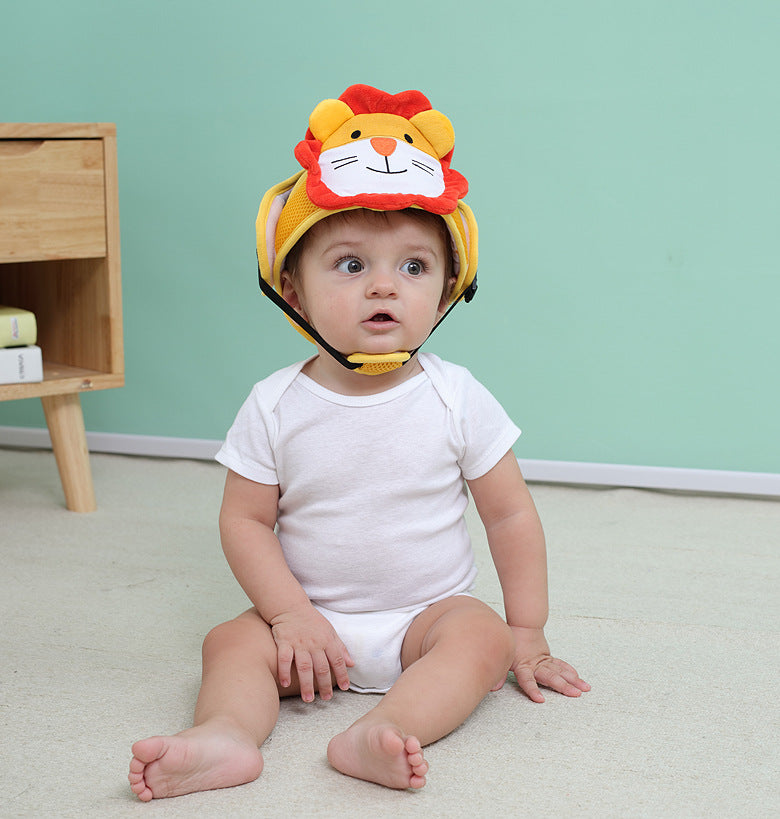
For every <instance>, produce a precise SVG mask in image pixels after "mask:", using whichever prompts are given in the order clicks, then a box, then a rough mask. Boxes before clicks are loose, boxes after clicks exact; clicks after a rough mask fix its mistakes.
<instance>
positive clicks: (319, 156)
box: [256, 85, 477, 375]
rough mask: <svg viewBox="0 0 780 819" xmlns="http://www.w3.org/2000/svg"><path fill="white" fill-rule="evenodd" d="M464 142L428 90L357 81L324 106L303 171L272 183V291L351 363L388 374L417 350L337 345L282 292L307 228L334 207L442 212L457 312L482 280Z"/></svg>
mask: <svg viewBox="0 0 780 819" xmlns="http://www.w3.org/2000/svg"><path fill="white" fill-rule="evenodd" d="M454 145H455V134H454V131H453V128H452V124H451V123H450V121H449V119H448V118H447V117H446V116H445V115H444V114H442V113H441V112H439V111H436V110H434V109H433V108H432V107H431V104H430V102H429V101H428V99H427V97H425V96H424V95H423V94H422V93H420V92H419V91H403V92H401V93H400V94H387V93H385V92H384V91H380V90H378V89H376V88H372V87H370V86H367V85H353V86H351V87H350V88H348V89H347V90H346V91H345V92H344V93H343V94H342V95H341V96H340V97H339V98H338V99H328V100H323V101H322V102H321V103H319V105H317V106H316V108H315V109H314V111H313V112H312V114H311V116H310V117H309V128H308V130H307V132H306V137H305V138H304V139H303V140H302V141H301V142H299V143H298V145H297V146H296V148H295V157H296V159H297V160H298V162H299V163H300V164H301V166H302V167H303V170H302V171H299V172H298V173H297V174H295V175H294V176H292V177H290V178H289V179H286V180H285V181H284V182H280V183H279V184H278V185H275V186H274V187H272V188H271V189H270V190H268V191H267V192H266V194H265V195H264V196H263V199H262V201H261V202H260V209H259V212H258V214H257V224H256V228H257V261H258V270H259V279H260V287H261V289H262V291H263V293H265V295H266V296H268V297H269V298H270V299H271V300H272V301H273V302H274V303H275V304H276V305H277V306H278V307H280V308H281V309H282V310H283V311H284V312H285V314H286V315H287V317H288V318H289V319H290V321H291V322H292V323H293V325H294V326H295V327H296V329H297V330H298V331H299V332H300V333H301V334H302V335H303V336H305V337H306V338H307V339H308V340H309V341H311V342H313V343H315V344H318V345H320V346H321V347H322V348H323V349H324V350H326V351H327V352H328V353H329V354H330V355H332V356H333V357H334V358H335V359H336V360H337V361H338V362H339V363H340V364H342V365H343V366H344V367H347V368H348V369H351V370H355V371H357V372H360V373H364V374H366V375H378V374H380V373H384V372H388V371H390V370H393V369H396V368H397V367H400V366H402V365H403V364H405V363H406V362H407V361H409V360H410V359H411V358H412V356H413V355H414V354H415V353H416V352H417V350H416V349H415V350H398V351H397V352H394V353H388V354H382V355H374V354H368V353H361V352H360V351H347V352H346V353H345V352H343V351H340V350H336V349H334V348H333V347H332V346H331V345H330V344H328V342H327V340H326V339H324V338H322V336H321V335H320V334H319V333H318V332H317V330H316V329H315V328H314V327H312V326H311V325H310V324H309V323H308V322H307V321H306V320H305V319H303V318H302V317H301V316H300V315H299V314H298V313H297V311H295V310H294V309H293V308H292V307H291V306H290V305H289V304H288V303H287V302H286V301H285V300H284V298H282V275H281V274H282V271H283V270H284V265H285V259H286V257H287V254H288V253H289V252H290V250H291V249H292V248H293V246H294V245H295V244H296V242H297V241H298V240H299V239H300V238H301V237H302V236H303V235H304V233H306V231H308V230H309V229H310V228H311V227H312V226H313V225H315V224H316V223H317V222H319V221H320V220H321V219H324V218H326V217H327V216H330V215H332V214H334V213H338V212H340V211H347V210H353V209H357V208H368V209H370V210H380V211H387V210H402V209H404V208H410V207H411V208H420V209H422V210H426V211H428V212H430V213H434V214H437V215H439V216H441V218H442V219H443V220H444V222H445V223H446V225H447V228H448V229H449V234H450V238H451V242H452V249H453V261H454V275H455V277H456V281H455V286H454V288H453V289H452V293H451V296H450V307H449V310H448V311H447V313H449V311H450V310H452V308H453V307H454V306H455V305H456V304H457V303H458V301H460V300H461V299H463V300H464V301H467V302H468V301H471V299H472V298H473V296H474V293H475V292H476V288H477V283H476V273H477V223H476V220H475V218H474V215H473V213H472V212H471V209H470V208H469V206H468V205H466V204H465V202H463V201H462V198H463V197H464V196H465V195H466V192H467V191H468V182H467V181H466V179H465V177H464V176H462V175H461V174H459V173H458V172H457V171H455V170H453V169H452V168H450V161H451V159H452V153H453V147H454ZM446 315H447V314H445V316H446ZM443 318H444V317H442V320H443ZM439 323H441V320H440V322H439ZM437 326H438V325H437ZM434 329H435V328H434ZM418 349H419V348H418Z"/></svg>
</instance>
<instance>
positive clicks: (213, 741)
mask: <svg viewBox="0 0 780 819" xmlns="http://www.w3.org/2000/svg"><path fill="white" fill-rule="evenodd" d="M262 769H263V757H262V756H261V754H260V751H259V750H258V749H257V746H256V745H255V744H254V743H253V742H252V741H251V740H250V739H248V738H247V740H246V741H244V740H242V739H237V738H236V737H235V736H233V735H232V734H231V733H229V732H227V731H224V730H219V729H217V728H214V727H210V726H208V725H199V726H196V727H195V728H190V729H189V730H187V731H182V732H181V733H180V734H176V735H175V736H172V737H150V738H149V739H143V740H141V741H140V742H136V743H135V745H133V759H132V760H131V762H130V773H129V775H128V777H127V778H128V779H129V780H130V788H131V789H132V791H133V793H134V794H136V796H138V798H139V799H140V800H141V801H142V802H148V801H149V800H151V799H161V798H163V797H166V796H181V795H182V794H185V793H192V792H194V791H208V790H213V789H215V788H230V787H232V786H233V785H243V784H245V783H246V782H252V781H253V780H255V779H257V777H258V776H260V771H262Z"/></svg>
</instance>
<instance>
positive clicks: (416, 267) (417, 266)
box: [401, 259, 425, 276]
mask: <svg viewBox="0 0 780 819" xmlns="http://www.w3.org/2000/svg"><path fill="white" fill-rule="evenodd" d="M401 270H403V271H404V273H408V274H409V275H410V276H420V275H421V274H422V273H424V272H425V265H424V264H423V263H422V262H421V261H418V260H417V259H412V261H410V262H406V263H405V264H404V265H403V266H402V267H401Z"/></svg>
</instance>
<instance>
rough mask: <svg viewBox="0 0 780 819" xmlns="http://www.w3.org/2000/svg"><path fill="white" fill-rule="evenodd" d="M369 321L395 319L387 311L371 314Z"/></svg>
mask: <svg viewBox="0 0 780 819" xmlns="http://www.w3.org/2000/svg"><path fill="white" fill-rule="evenodd" d="M371 321H395V319H394V318H393V317H392V316H390V315H388V314H387V313H377V314H376V315H373V316H371Z"/></svg>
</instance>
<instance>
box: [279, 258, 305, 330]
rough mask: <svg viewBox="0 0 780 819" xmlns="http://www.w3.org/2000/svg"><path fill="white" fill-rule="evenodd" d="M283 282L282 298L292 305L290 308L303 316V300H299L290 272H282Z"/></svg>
mask: <svg viewBox="0 0 780 819" xmlns="http://www.w3.org/2000/svg"><path fill="white" fill-rule="evenodd" d="M281 281H282V298H283V299H284V300H285V301H286V302H287V304H289V305H290V307H292V308H293V310H295V311H296V312H298V313H300V314H301V315H302V316H303V306H302V305H301V300H300V299H299V298H298V291H297V290H296V289H295V285H294V284H293V280H292V276H291V275H290V274H289V272H288V271H286V270H282V273H281ZM303 317H304V318H306V316H303ZM307 320H308V319H307Z"/></svg>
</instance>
